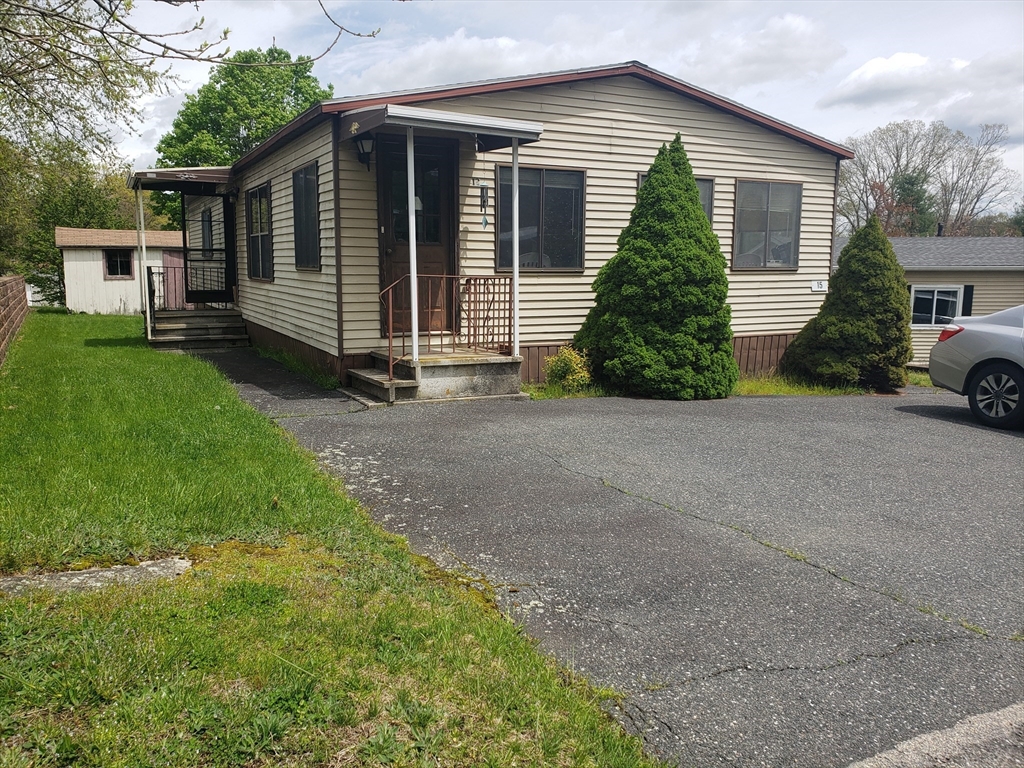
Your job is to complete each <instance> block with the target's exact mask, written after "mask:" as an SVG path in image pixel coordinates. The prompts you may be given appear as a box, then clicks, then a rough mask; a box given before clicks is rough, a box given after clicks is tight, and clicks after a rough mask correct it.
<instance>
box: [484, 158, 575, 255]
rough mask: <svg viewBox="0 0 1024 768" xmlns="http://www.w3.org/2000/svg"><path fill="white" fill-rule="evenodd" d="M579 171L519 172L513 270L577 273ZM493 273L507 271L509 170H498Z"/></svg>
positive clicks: (510, 183)
mask: <svg viewBox="0 0 1024 768" xmlns="http://www.w3.org/2000/svg"><path fill="white" fill-rule="evenodd" d="M584 182H585V179H584V174H583V171H562V170H553V169H550V168H522V167H520V169H519V267H520V268H521V269H577V270H578V269H583V190H584ZM498 268H499V269H511V268H512V169H511V168H508V167H499V168H498Z"/></svg>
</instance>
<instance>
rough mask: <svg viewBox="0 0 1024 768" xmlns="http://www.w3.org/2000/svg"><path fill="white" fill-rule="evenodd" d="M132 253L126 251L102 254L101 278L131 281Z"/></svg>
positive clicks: (132, 273)
mask: <svg viewBox="0 0 1024 768" xmlns="http://www.w3.org/2000/svg"><path fill="white" fill-rule="evenodd" d="M134 261H135V259H133V258H132V252H131V251H130V250H127V249H118V250H109V251H104V252H103V277H104V278H105V279H107V280H131V279H132V278H133V277H134V275H135V272H134V269H133V266H134Z"/></svg>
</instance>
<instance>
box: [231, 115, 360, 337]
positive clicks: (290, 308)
mask: <svg viewBox="0 0 1024 768" xmlns="http://www.w3.org/2000/svg"><path fill="white" fill-rule="evenodd" d="M313 161H316V162H317V163H318V168H317V181H318V187H319V207H320V262H321V269H320V271H319V272H316V271H310V270H297V269H296V268H295V241H294V222H293V218H292V173H293V172H294V171H296V170H298V169H299V168H302V167H304V166H306V165H309V164H310V163H311V162H313ZM364 171H365V169H364ZM268 181H269V182H270V224H271V240H272V243H273V251H274V279H273V282H264V281H259V280H250V279H249V261H248V241H247V237H246V234H247V233H246V205H245V201H246V192H247V191H248V190H249V189H252V188H253V187H257V186H260V185H262V184H265V183H266V182H268ZM236 183H237V186H238V189H239V196H238V203H237V205H236V210H235V220H236V233H237V235H236V237H237V241H238V297H239V301H238V306H239V309H241V311H242V315H243V316H244V317H245V318H246V320H250V321H252V322H254V323H258V324H259V325H262V326H264V327H265V328H269V329H271V330H274V331H278V332H279V333H283V334H285V335H287V336H290V337H292V338H294V339H298V340H299V341H303V342H305V343H307V344H309V345H311V346H313V347H316V348H317V349H322V350H324V351H326V352H330V353H331V354H335V355H336V354H338V325H337V313H336V304H337V299H336V294H335V279H334V265H335V259H334V179H333V172H332V156H331V124H330V123H329V122H327V123H324V124H323V125H320V126H317V127H316V128H314V129H312V130H310V131H309V132H308V133H305V134H303V135H302V136H300V137H299V138H297V139H296V140H295V141H293V142H291V143H290V144H288V145H287V146H285V147H284V148H283V149H281V150H279V151H277V152H274V153H273V154H271V155H270V156H269V157H267V158H265V159H263V160H261V161H259V162H257V163H254V164H253V165H252V166H250V167H249V168H246V169H245V171H244V172H243V173H242V174H241V175H240V176H239V178H238V179H237V182H236Z"/></svg>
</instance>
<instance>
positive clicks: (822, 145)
mask: <svg viewBox="0 0 1024 768" xmlns="http://www.w3.org/2000/svg"><path fill="white" fill-rule="evenodd" d="M626 75H628V76H632V77H639V78H640V79H641V80H646V81H647V82H649V83H653V84H655V85H660V86H662V87H663V88H667V89H668V90H670V91H674V92H675V93H678V94H680V95H683V96H686V97H688V98H691V99H693V100H694V101H699V102H700V103H702V104H707V105H708V106H711V107H714V108H716V109H720V110H722V111H723V112H727V113H729V114H732V115H736V116H737V117H740V118H742V119H744V120H747V121H749V122H751V123H754V124H755V125H760V126H762V127H764V128H767V129H768V130H770V131H775V132H776V133H781V134H782V135H784V136H788V137H790V138H792V139H795V140H796V141H799V142H801V143H803V144H807V145H809V146H811V147H814V148H815V149H820V150H822V151H823V152H828V153H829V154H832V155H835V156H836V157H838V158H841V159H844V160H848V159H850V158H852V157H853V151H852V150H850V149H847V148H846V147H844V146H842V145H841V144H836V143H834V142H831V141H829V140H828V139H825V138H822V137H821V136H817V135H815V134H813V133H808V132H807V131H803V130H801V129H799V128H797V127H796V126H793V125H790V124H789V123H784V122H782V121H781V120H776V119H775V118H774V117H769V116H768V115H766V114H764V113H762V112H758V111H757V110H754V109H750V108H749V107H745V106H743V105H742V104H738V103H737V102H735V101H731V100H730V99H727V98H725V97H724V96H719V95H717V94H714V93H711V92H710V91H705V90H703V89H701V88H698V87H697V86H695V85H690V83H687V82H685V81H683V80H678V79H676V78H674V77H671V76H670V75H666V74H664V73H663V72H658V71H657V70H654V69H651V68H650V67H648V66H647V65H646V64H642V63H640V62H639V61H629V62H626V63H624V64H611V65H608V66H604V67H589V68H585V69H574V70H567V71H564V72H550V73H547V74H541V75H526V76H520V77H507V78H502V79H498V80H483V81H480V82H475V83H463V84H461V85H447V86H440V87H436V88H420V89H416V90H409V91H395V92H392V93H379V94H374V95H372V96H356V97H352V98H342V99H332V100H330V101H323V102H320V103H319V104H317V105H315V106H313V107H310V108H309V109H307V110H306V111H305V112H303V113H302V114H301V115H299V116H298V117H296V118H295V119H294V120H292V121H291V122H290V123H288V124H287V125H285V126H284V127H283V128H281V129H280V130H278V131H277V132H276V133H274V135H272V136H271V137H270V138H269V139H267V140H266V141H264V142H263V143H262V144H260V145H259V146H258V147H256V148H255V149H253V150H251V151H250V152H249V153H248V154H246V155H244V156H243V157H241V158H240V159H239V160H238V161H237V162H236V163H235V165H234V167H233V169H232V170H233V172H235V173H237V172H238V171H241V170H242V169H243V168H246V167H247V166H249V165H252V164H253V163H255V162H256V161H257V160H259V159H260V158H262V157H265V156H266V155H267V154H269V153H270V152H271V151H273V150H274V149H275V148H276V147H277V145H278V144H280V143H282V142H284V141H285V140H287V139H288V138H290V137H292V135H293V134H295V135H298V134H299V133H302V132H305V131H307V130H309V129H310V128H312V127H313V126H315V125H316V124H317V123H319V122H321V120H322V119H323V118H325V117H326V116H327V115H331V114H336V113H338V112H349V111H351V110H353V109H360V108H361V107H375V106H379V105H381V104H420V103H422V102H425V101H439V100H441V99H453V98H458V97H460V96H478V95H480V94H485V93H501V92H503V91H515V90H520V89H522V88H535V87H539V86H544V85H560V84H563V83H575V82H580V81H586V80H600V79H603V78H607V77H622V76H626Z"/></svg>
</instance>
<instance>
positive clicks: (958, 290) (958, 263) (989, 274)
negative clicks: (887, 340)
mask: <svg viewBox="0 0 1024 768" xmlns="http://www.w3.org/2000/svg"><path fill="white" fill-rule="evenodd" d="M847 240H848V238H845V237H842V238H836V250H835V259H838V258H839V253H840V251H842V249H843V247H844V246H845V245H846V243H847ZM889 242H890V243H892V247H893V250H894V251H895V252H896V259H897V260H898V261H899V263H900V266H902V267H903V270H904V272H905V273H906V276H907V287H908V289H909V290H910V303H911V321H910V331H911V338H912V342H913V345H914V357H913V359H912V360H911V361H910V365H911V366H913V367H915V368H927V367H928V354H929V353H930V352H931V348H932V347H933V346H934V345H935V342H936V341H938V339H939V331H941V330H942V328H943V326H945V325H947V324H948V323H949V322H950V321H951V320H952V319H953V318H954V317H956V316H958V315H960V316H969V315H988V314H991V313H993V312H998V311H1000V310H1002V309H1008V308H1009V307H1015V306H1017V305H1018V304H1024V238H1020V237H890V238H889Z"/></svg>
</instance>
